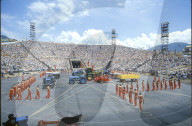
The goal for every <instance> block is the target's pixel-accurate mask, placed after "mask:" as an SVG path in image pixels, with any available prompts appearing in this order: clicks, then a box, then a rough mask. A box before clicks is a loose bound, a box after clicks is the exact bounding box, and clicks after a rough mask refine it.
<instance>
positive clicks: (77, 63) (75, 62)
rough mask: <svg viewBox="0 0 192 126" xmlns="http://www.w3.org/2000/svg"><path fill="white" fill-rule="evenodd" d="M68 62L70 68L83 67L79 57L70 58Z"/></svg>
mask: <svg viewBox="0 0 192 126" xmlns="http://www.w3.org/2000/svg"><path fill="white" fill-rule="evenodd" d="M69 62H70V65H71V68H72V69H74V68H84V67H85V64H84V63H83V61H82V60H80V59H70V60H69Z"/></svg>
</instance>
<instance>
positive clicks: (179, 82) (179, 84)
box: [178, 80, 181, 89]
mask: <svg viewBox="0 0 192 126" xmlns="http://www.w3.org/2000/svg"><path fill="white" fill-rule="evenodd" d="M178 86H179V89H181V81H180V80H178Z"/></svg>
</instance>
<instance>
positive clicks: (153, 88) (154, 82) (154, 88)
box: [152, 80, 155, 91]
mask: <svg viewBox="0 0 192 126" xmlns="http://www.w3.org/2000/svg"><path fill="white" fill-rule="evenodd" d="M152 85H153V91H155V80H153V84H152Z"/></svg>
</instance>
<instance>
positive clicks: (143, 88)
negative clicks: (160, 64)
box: [142, 80, 145, 92]
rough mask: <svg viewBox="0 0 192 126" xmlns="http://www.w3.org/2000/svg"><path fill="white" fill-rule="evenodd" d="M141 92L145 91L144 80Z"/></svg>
mask: <svg viewBox="0 0 192 126" xmlns="http://www.w3.org/2000/svg"><path fill="white" fill-rule="evenodd" d="M142 91H143V92H144V91H145V84H144V80H143V82H142Z"/></svg>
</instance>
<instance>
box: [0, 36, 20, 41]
mask: <svg viewBox="0 0 192 126" xmlns="http://www.w3.org/2000/svg"><path fill="white" fill-rule="evenodd" d="M15 41H17V40H16V39H11V38H8V37H7V36H5V35H1V42H15Z"/></svg>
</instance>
